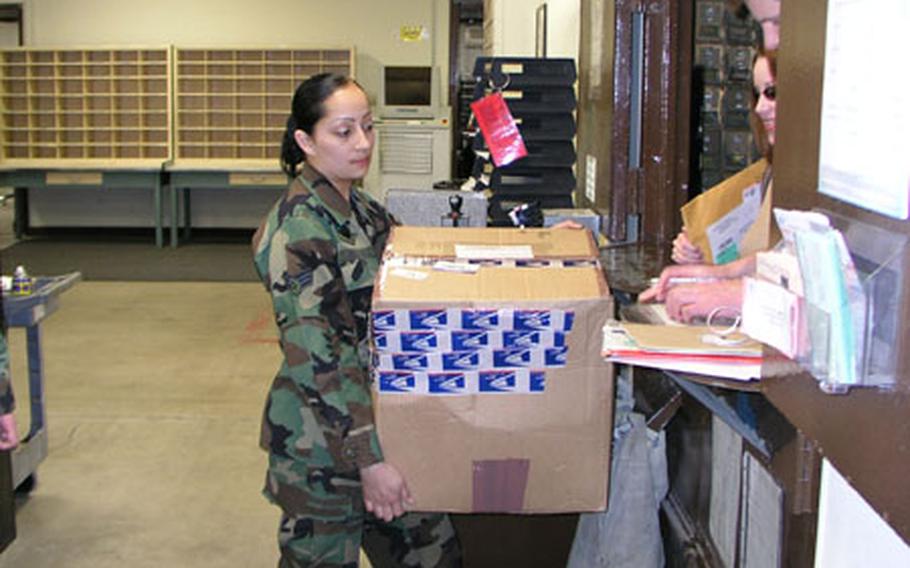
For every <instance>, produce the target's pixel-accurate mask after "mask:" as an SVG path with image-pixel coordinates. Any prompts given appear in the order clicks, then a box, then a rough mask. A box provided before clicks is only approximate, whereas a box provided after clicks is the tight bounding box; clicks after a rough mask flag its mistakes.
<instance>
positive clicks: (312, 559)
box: [264, 455, 461, 568]
mask: <svg viewBox="0 0 910 568" xmlns="http://www.w3.org/2000/svg"><path fill="white" fill-rule="evenodd" d="M270 463H271V467H270V468H269V471H268V476H267V480H266V487H265V490H264V493H265V495H266V497H267V498H268V499H269V500H271V501H272V502H273V503H275V504H277V505H279V506H280V507H281V509H282V515H281V523H280V525H279V529H278V545H279V549H280V551H281V560H280V561H279V564H278V566H279V568H303V567H307V568H309V567H316V566H318V567H325V568H356V567H357V565H358V561H359V559H360V548H361V546H362V547H363V548H364V550H365V551H366V553H367V556H368V557H369V558H370V562H371V564H373V566H374V568H385V567H390V566H395V567H400V568H418V567H419V568H437V567H438V568H455V567H459V566H461V547H460V546H459V544H458V539H457V537H456V535H455V529H454V528H453V526H452V523H451V521H450V520H449V517H448V515H445V514H439V513H407V514H405V515H403V516H401V517H398V518H397V519H395V520H393V521H391V522H388V523H386V522H383V521H381V520H379V519H377V518H376V517H374V516H373V515H372V514H370V513H368V512H367V511H366V510H365V509H364V505H363V492H362V489H361V484H360V479H359V474H358V473H357V472H356V471H355V472H342V471H338V470H336V469H335V468H334V467H332V466H329V465H321V466H320V465H315V464H307V463H305V462H302V461H298V460H285V459H281V458H276V456H274V455H273V456H271V459H270Z"/></svg>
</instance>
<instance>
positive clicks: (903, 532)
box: [601, 245, 910, 542]
mask: <svg viewBox="0 0 910 568" xmlns="http://www.w3.org/2000/svg"><path fill="white" fill-rule="evenodd" d="M668 255H669V251H661V250H659V249H658V248H657V247H654V246H651V245H630V246H625V247H616V248H612V249H605V250H603V251H601V263H602V264H603V267H604V272H605V273H606V276H607V282H608V283H609V284H610V287H611V289H615V290H619V291H621V292H625V293H631V294H637V293H638V292H640V291H642V290H644V289H645V288H646V287H647V286H648V279H649V278H651V277H653V276H655V275H657V274H659V273H660V268H661V267H662V266H664V264H665V262H666V261H665V260H662V259H663V258H664V256H668ZM765 356H766V358H767V362H766V363H764V364H763V367H762V375H763V378H762V379H761V381H758V382H757V383H756V385H757V386H758V387H759V388H760V390H761V392H762V393H763V394H764V395H765V396H766V397H767V398H768V400H769V401H770V402H771V403H772V404H773V405H774V406H775V407H776V408H777V409H778V410H779V411H780V412H781V413H782V414H783V415H784V416H785V417H786V418H787V420H788V421H789V422H790V423H792V424H793V425H794V426H795V427H796V428H797V429H799V430H800V431H801V432H803V433H804V434H805V435H806V436H808V437H809V438H811V439H812V440H814V441H815V442H816V443H817V444H818V446H819V448H820V449H821V451H822V453H823V454H824V455H825V457H827V458H828V459H830V460H831V462H832V463H833V464H834V465H835V467H837V469H838V471H840V472H841V474H843V475H844V476H845V477H846V478H847V479H848V480H850V482H851V483H852V484H853V486H854V487H855V488H856V489H857V491H859V492H860V493H861V494H862V495H863V497H864V498H865V499H866V500H867V501H868V502H869V504H870V505H871V506H872V507H873V508H874V509H875V510H876V511H877V512H878V513H879V514H880V515H882V517H883V518H884V519H885V520H886V521H887V522H888V523H889V524H890V525H891V526H892V527H893V528H894V530H895V531H897V533H898V534H899V535H900V536H901V537H902V538H903V539H904V540H905V541H908V542H910V491H908V490H907V488H906V484H907V472H910V417H908V414H907V408H910V392H907V391H906V390H903V391H901V390H899V391H897V392H883V391H879V390H877V389H853V391H851V392H850V393H849V394H847V395H829V394H825V393H823V392H822V391H821V390H820V389H819V388H818V383H817V382H816V381H815V379H813V378H812V377H811V376H810V375H808V374H806V373H804V372H802V371H801V370H800V369H799V367H798V366H796V364H795V363H793V362H791V361H789V360H787V359H783V357H782V356H781V355H779V354H776V353H775V352H773V350H770V349H769V348H766V354H765ZM687 378H689V379H693V377H687ZM705 380H709V379H708V378H705ZM700 382H701V381H700ZM712 386H717V385H712Z"/></svg>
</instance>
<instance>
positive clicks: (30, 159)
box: [0, 47, 172, 168]
mask: <svg viewBox="0 0 910 568" xmlns="http://www.w3.org/2000/svg"><path fill="white" fill-rule="evenodd" d="M170 93H171V50H170V48H168V47H113V48H101V47H92V48H85V49H74V48H61V49H56V48H13V49H3V50H0V126H2V136H0V165H2V166H3V167H4V168H58V167H64V168H65V167H105V168H119V167H123V168H131V167H148V166H154V165H160V164H162V163H163V162H165V161H167V160H169V159H170V158H171V147H172V145H171V129H170V124H171V108H172V105H171V101H170Z"/></svg>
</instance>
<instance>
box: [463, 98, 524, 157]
mask: <svg viewBox="0 0 910 568" xmlns="http://www.w3.org/2000/svg"><path fill="white" fill-rule="evenodd" d="M471 110H473V111H474V118H476V119H477V125H478V126H480V132H481V133H483V138H484V140H486V141H487V148H489V149H490V155H491V156H492V157H493V163H494V164H496V165H497V166H507V165H509V164H511V163H512V162H514V161H515V160H517V159H519V158H524V157H525V156H527V155H528V150H527V148H525V142H524V140H522V138H521V132H519V131H518V126H517V125H516V124H515V119H514V118H512V113H511V112H509V107H508V106H506V101H505V100H503V98H502V93H499V92H496V93H492V94H489V95H487V96H485V97H484V98H482V99H478V100H476V101H474V102H473V103H471Z"/></svg>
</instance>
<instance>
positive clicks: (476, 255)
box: [372, 227, 613, 513]
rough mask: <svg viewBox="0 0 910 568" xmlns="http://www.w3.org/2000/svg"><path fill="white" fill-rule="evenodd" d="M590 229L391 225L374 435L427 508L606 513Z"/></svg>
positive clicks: (376, 333)
mask: <svg viewBox="0 0 910 568" xmlns="http://www.w3.org/2000/svg"><path fill="white" fill-rule="evenodd" d="M596 257H597V249H596V247H595V246H594V243H593V240H592V239H591V236H590V234H589V233H588V232H587V231H575V230H570V229H562V230H550V229H525V230H518V229H470V228H462V229H449V228H438V229H436V228H434V229H427V228H414V227H396V228H395V229H394V230H393V232H392V235H391V237H390V240H389V244H388V246H387V249H386V254H385V257H384V259H383V264H382V267H381V269H380V272H379V274H378V276H377V283H376V287H375V289H374V298H373V316H372V334H373V337H372V349H373V363H374V369H373V375H374V401H375V413H376V424H377V428H378V431H379V438H380V442H381V444H382V448H383V452H384V453H385V457H386V459H387V460H388V461H389V462H390V463H392V464H394V465H395V466H396V467H398V468H399V469H400V470H401V471H402V473H403V474H404V476H405V479H406V480H407V483H408V485H409V487H410V489H411V493H412V494H413V496H414V499H415V501H416V503H415V507H414V508H415V509H416V510H424V511H456V512H509V513H549V512H570V511H597V510H603V509H605V508H606V504H607V494H608V493H607V486H608V476H609V470H610V441H611V438H612V432H613V420H612V406H613V372H612V366H611V365H610V364H609V363H606V362H605V361H604V360H603V358H602V357H601V354H600V348H601V338H602V332H601V329H602V327H603V325H604V323H605V322H606V320H607V319H608V318H609V317H611V315H612V313H613V305H612V299H611V298H610V295H609V290H608V288H607V285H606V282H605V279H604V276H603V272H602V270H601V269H600V266H599V264H598V263H597V261H596Z"/></svg>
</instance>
